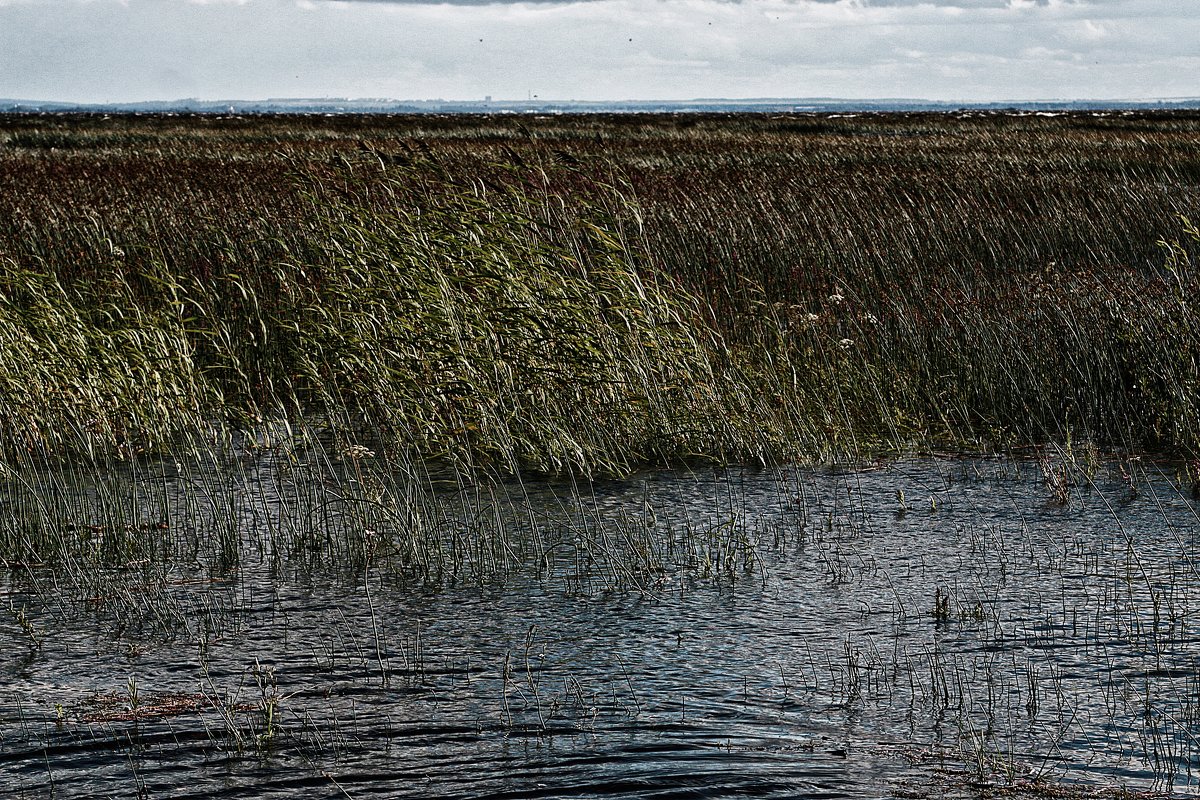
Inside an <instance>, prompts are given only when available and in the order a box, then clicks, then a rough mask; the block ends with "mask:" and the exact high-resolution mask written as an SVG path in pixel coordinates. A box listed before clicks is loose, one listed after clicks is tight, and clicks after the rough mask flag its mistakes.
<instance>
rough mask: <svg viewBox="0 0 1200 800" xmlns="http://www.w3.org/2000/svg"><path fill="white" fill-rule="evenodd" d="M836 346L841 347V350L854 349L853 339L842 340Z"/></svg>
mask: <svg viewBox="0 0 1200 800" xmlns="http://www.w3.org/2000/svg"><path fill="white" fill-rule="evenodd" d="M838 346H839V347H841V348H842V349H843V350H849V349H850V348H851V347H854V340H853V339H842V340H841V341H840V342H838Z"/></svg>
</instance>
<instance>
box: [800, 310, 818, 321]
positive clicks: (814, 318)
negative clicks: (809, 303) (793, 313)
mask: <svg viewBox="0 0 1200 800" xmlns="http://www.w3.org/2000/svg"><path fill="white" fill-rule="evenodd" d="M804 318H805V319H806V320H808V321H809V322H816V321H817V320H819V319H820V318H821V315H820V314H813V313H812V312H809V313H807V314H805V315H804Z"/></svg>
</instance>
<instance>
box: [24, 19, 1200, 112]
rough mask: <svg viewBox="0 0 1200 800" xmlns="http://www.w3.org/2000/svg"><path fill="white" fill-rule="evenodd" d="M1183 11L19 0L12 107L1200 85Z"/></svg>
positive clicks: (1069, 92) (1006, 93) (1042, 93)
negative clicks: (52, 102)
mask: <svg viewBox="0 0 1200 800" xmlns="http://www.w3.org/2000/svg"><path fill="white" fill-rule="evenodd" d="M1196 41H1200V4H1195V5H1193V4H1190V3H1189V4H1182V3H1178V2H1175V1H1174V0H743V2H734V1H732V0H656V2H653V3H647V2H644V1H643V0H581V1H579V2H552V1H550V0H542V1H534V2H530V1H526V2H504V3H487V4H481V3H479V2H475V0H460V3H459V4H457V5H456V4H449V3H440V4H431V3H415V2H411V1H410V0H356V1H355V2H345V1H338V2H335V1H334V0H128V1H127V2H126V3H122V2H119V1H118V0H57V1H53V2H52V0H0V97H21V98H46V99H72V100H126V99H128V100H132V99H145V98H172V97H184V96H200V97H208V98H226V97H229V98H232V97H241V98H260V97H271V96H275V97H278V96H375V97H378V96H391V97H398V98H409V97H416V98H423V97H482V96H483V95H485V94H490V95H493V96H494V97H497V98H499V97H512V98H517V97H524V96H525V95H526V94H527V93H536V94H539V95H541V96H542V97H558V98H563V99H569V98H578V99H620V98H629V97H645V98H687V97H697V96H710V97H711V96H743V97H745V96H766V95H774V96H805V95H839V96H856V97H880V96H904V97H914V96H924V97H930V98H935V99H948V100H954V99H960V100H969V99H973V100H998V99H1013V98H1034V97H1069V96H1087V97H1128V96H1143V95H1151V96H1172V95H1186V94H1195V93H1196V90H1195V88H1194V86H1193V83H1194V81H1193V80H1192V78H1191V76H1193V75H1194V74H1195V72H1194V71H1191V70H1192V65H1194V60H1195V57H1196V55H1195V44H1194V43H1195V42H1196Z"/></svg>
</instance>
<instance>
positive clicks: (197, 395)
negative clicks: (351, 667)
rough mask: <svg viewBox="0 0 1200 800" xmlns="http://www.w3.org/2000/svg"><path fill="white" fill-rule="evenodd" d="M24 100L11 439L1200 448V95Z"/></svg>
mask: <svg viewBox="0 0 1200 800" xmlns="http://www.w3.org/2000/svg"><path fill="white" fill-rule="evenodd" d="M3 122H4V130H7V133H4V134H0V138H3V139H4V145H3V147H2V148H0V211H3V212H5V214H4V220H5V222H4V223H3V224H4V228H3V229H2V230H0V448H2V449H3V452H4V454H5V455H4V457H5V458H6V459H8V460H10V461H11V460H13V459H17V458H25V457H27V455H28V454H29V453H32V452H35V451H36V452H44V453H46V454H58V455H67V456H72V455H74V456H80V455H82V456H84V457H87V458H102V457H104V456H105V455H108V454H113V453H125V454H129V453H133V452H138V451H140V450H146V449H153V448H157V447H161V446H162V445H163V444H164V443H167V442H173V441H178V440H179V439H180V437H182V438H183V439H184V440H185V441H186V440H187V439H192V440H196V441H203V440H204V439H205V438H206V437H208V436H210V435H211V434H212V429H213V426H215V427H217V428H219V427H221V426H222V425H225V424H228V423H232V424H233V425H234V427H242V426H245V425H248V424H252V423H254V422H256V421H258V420H263V419H268V418H271V419H286V420H288V421H290V422H291V423H293V424H296V425H300V424H301V423H302V422H303V421H308V422H314V421H315V422H317V424H322V425H325V426H328V427H330V428H331V429H335V430H336V434H335V438H338V439H339V441H340V442H341V445H340V446H342V447H348V446H350V445H352V444H364V446H368V447H371V448H374V449H381V450H384V451H393V452H396V453H404V454H405V457H406V458H409V457H411V458H416V459H435V460H440V461H443V462H446V463H449V464H452V465H455V466H456V467H458V468H461V469H463V470H465V471H466V472H476V473H478V472H479V471H489V470H495V471H498V472H502V473H513V472H518V471H522V470H527V471H529V470H532V471H540V472H563V471H572V472H583V473H592V474H596V473H620V472H624V471H628V470H629V469H631V468H635V467H637V466H639V465H647V464H668V463H681V462H686V461H689V460H692V459H696V458H706V459H714V460H718V461H720V460H725V461H729V460H743V461H764V460H780V459H791V458H808V459H814V460H823V459H828V458H832V457H837V456H839V455H844V454H852V455H858V456H862V455H867V454H871V453H874V452H877V451H881V450H885V451H886V450H903V449H906V448H912V447H917V448H930V447H955V448H961V447H967V448H979V447H985V448H986V447H1003V446H1006V445H1011V444H1024V443H1027V442H1031V441H1045V440H1059V441H1065V440H1067V439H1075V440H1083V439H1087V440H1093V441H1096V442H1099V443H1101V444H1102V445H1104V446H1108V447H1116V448H1122V449H1142V448H1151V449H1159V450H1169V451H1174V452H1177V453H1180V454H1182V455H1185V456H1188V457H1193V456H1194V455H1195V451H1196V449H1197V448H1196V444H1197V435H1198V433H1200V427H1198V424H1200V420H1198V419H1197V410H1196V407H1195V403H1196V401H1195V397H1196V391H1195V387H1196V385H1197V369H1198V368H1197V365H1196V362H1195V360H1194V358H1193V357H1192V355H1191V354H1192V353H1193V352H1194V351H1195V349H1196V344H1197V333H1198V329H1197V326H1196V321H1195V319H1194V317H1193V314H1194V312H1193V310H1192V308H1191V305H1190V300H1191V298H1192V296H1193V295H1195V294H1196V289H1197V286H1198V284H1197V276H1196V274H1195V270H1194V268H1193V264H1192V261H1191V258H1192V257H1193V256H1192V254H1194V253H1195V251H1196V249H1197V241H1196V239H1197V236H1196V232H1195V230H1194V229H1193V228H1189V227H1187V226H1186V225H1185V226H1184V227H1183V228H1182V230H1180V228H1179V223H1178V221H1177V219H1175V220H1173V218H1172V215H1174V214H1179V213H1181V212H1189V213H1190V212H1191V211H1192V210H1193V209H1192V206H1191V200H1190V199H1189V198H1190V195H1189V192H1190V191H1192V190H1193V188H1194V179H1195V176H1196V175H1197V174H1200V172H1197V169H1198V166H1197V160H1196V159H1197V157H1196V154H1195V153H1194V152H1193V151H1192V150H1189V149H1188V142H1191V141H1194V134H1195V130H1196V128H1197V126H1198V125H1200V123H1197V121H1196V120H1195V119H1194V118H1192V117H1188V116H1185V115H1162V116H1159V117H1154V116H1138V115H1132V116H1119V117H1089V116H1075V117H1067V118H1054V119H1043V118H1028V117H1005V116H1002V115H1001V116H993V117H982V118H980V117H975V118H964V119H954V118H950V117H945V116H940V117H939V116H926V115H916V116H896V117H886V116H883V117H868V118H863V119H853V120H851V119H833V118H820V117H806V116H796V117H792V118H782V119H778V120H776V119H768V118H753V117H746V118H730V119H725V118H716V117H696V118H685V119H681V120H674V121H671V120H664V119H642V118H620V117H617V118H608V117H598V118H585V119H578V120H569V121H562V120H545V121H539V120H530V121H510V120H494V119H493V120H487V121H486V124H484V122H483V121H481V120H476V119H468V120H466V121H454V120H435V119H428V118H414V119H405V118H398V119H391V118H386V119H346V120H340V119H339V120H333V121H321V120H316V119H298V120H286V121H280V120H270V119H252V120H234V119H230V120H216V119H212V118H196V119H190V120H183V121H181V120H177V119H170V118H158V119H154V118H151V119H145V120H142V119H135V118H120V119H116V120H97V119H77V118H62V119H57V118H51V119H42V118H36V117H20V116H13V117H8V118H5V120H3ZM901 145H902V146H901ZM1031 176H1032V177H1031ZM1101 220H1103V222H1101ZM1176 231H1178V232H1179V233H1178V235H1176ZM1163 238H1165V239H1166V240H1168V241H1170V242H1173V244H1172V246H1171V247H1170V249H1164V248H1163V247H1162V245H1161V244H1160V241H1159V240H1160V239H1163ZM1175 240H1178V241H1177V242H1176V241H1175ZM1164 261H1169V264H1167V265H1166V266H1165V267H1164Z"/></svg>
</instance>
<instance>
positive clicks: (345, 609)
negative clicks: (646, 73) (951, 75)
mask: <svg viewBox="0 0 1200 800" xmlns="http://www.w3.org/2000/svg"><path fill="white" fill-rule="evenodd" d="M1198 184H1200V117H1197V116H1196V115H1195V114H1193V113H1190V112H1171V113H1167V112H1163V113H1148V112H1112V113H1109V112H1095V113H1091V112H1088V113H1083V112H1080V113H1073V114H1065V115H1060V116H1055V117H1043V116H1035V115H1022V114H1016V113H1012V114H1008V113H986V114H984V113H964V114H879V115H861V116H858V117H853V118H842V117H837V116H833V115H818V114H794V115H778V116H767V115H740V116H739V115H678V116H650V115H645V116H642V115H629V116H605V115H594V116H580V117H566V118H558V117H532V116H531V117H504V116H476V117H472V116H459V117H441V116H412V117H383V116H380V117H353V116H345V117H305V116H297V117H283V116H280V117H270V116H263V117H235V116H219V115H128V116H111V117H110V116H105V115H23V114H8V115H2V116H0V593H2V594H3V602H2V603H0V606H2V607H3V608H2V609H0V642H3V647H2V648H0V652H2V655H0V676H2V677H0V786H2V787H3V788H4V789H5V791H6V793H7V795H8V796H13V797H43V796H62V797H84V796H88V797H92V796H114V797H118V796H119V797H127V796H143V797H155V796H166V795H169V796H183V797H192V796H194V797H238V796H242V797H265V796H290V795H294V794H297V793H300V792H303V793H304V794H305V795H311V796H317V797H427V796H445V797H464V798H465V797H493V798H502V797H503V798H514V797H599V796H606V797H662V798H666V797H700V796H703V797H727V796H746V795H753V796H767V797H897V798H900V797H932V796H947V797H995V796H1011V797H1059V796H1081V797H1082V796H1105V797H1110V796H1111V797H1117V796H1164V795H1165V796H1171V795H1180V796H1187V795H1195V794H1196V793H1197V791H1198V789H1200V775H1198V774H1197V770H1198V769H1200V664H1198V663H1197V662H1198V661H1200V619H1198V618H1197V613H1198V605H1200V575H1198V574H1197V570H1198V569H1200V560H1198V559H1197V555H1196V553H1197V544H1198V543H1197V537H1198V536H1200V519H1198V518H1197V499H1196V497H1197V482H1198V481H1200V460H1198V458H1200V446H1198V443H1200V416H1198V414H1200V410H1198V409H1200V406H1198V405H1197V399H1198V397H1200V393H1198V389H1200V362H1198V361H1197V359H1196V356H1195V354H1196V353H1197V352H1200V321H1198V319H1197V313H1196V309H1195V306H1194V304H1195V299H1196V297H1198V296H1200V274H1198V273H1197V270H1196V258H1197V256H1198V255H1200V252H1198V251H1200V232H1198V231H1197V229H1196V227H1195V226H1194V225H1193V224H1192V222H1191V221H1190V220H1195V219H1197V218H1200V214H1197V203H1196V201H1197V196H1198V195H1197V189H1198Z"/></svg>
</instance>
